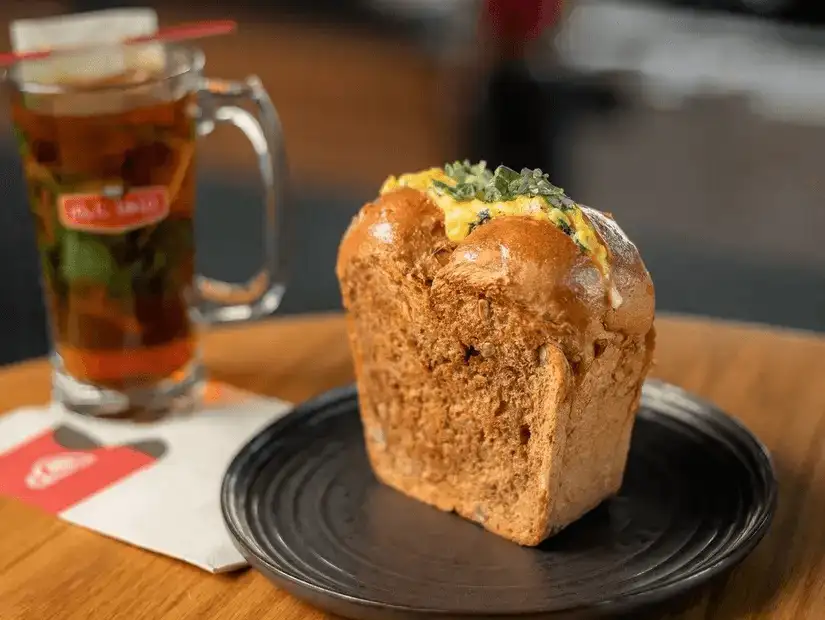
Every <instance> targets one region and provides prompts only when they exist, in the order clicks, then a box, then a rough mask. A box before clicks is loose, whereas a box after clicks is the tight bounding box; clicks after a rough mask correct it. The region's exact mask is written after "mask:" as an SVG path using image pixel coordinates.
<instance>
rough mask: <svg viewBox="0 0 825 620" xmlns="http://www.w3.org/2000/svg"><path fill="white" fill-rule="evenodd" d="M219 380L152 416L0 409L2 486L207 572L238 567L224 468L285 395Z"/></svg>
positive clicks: (280, 408) (2, 490)
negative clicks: (177, 411)
mask: <svg viewBox="0 0 825 620" xmlns="http://www.w3.org/2000/svg"><path fill="white" fill-rule="evenodd" d="M219 387H220V391H221V394H220V397H219V398H213V399H212V400H213V404H212V405H210V406H208V407H206V408H204V409H203V410H201V411H198V412H196V413H193V414H190V415H186V416H180V417H172V418H169V419H166V420H162V421H159V422H154V423H150V424H146V423H134V422H125V421H106V420H101V419H95V418H89V417H85V416H78V415H76V414H73V413H70V412H67V411H65V410H64V409H63V408H61V407H60V406H57V405H52V406H49V407H41V408H24V409H19V410H17V411H15V412H12V413H9V414H6V415H3V416H0V495H10V496H13V497H17V498H18V499H19V500H21V501H24V502H28V503H32V504H35V505H37V506H39V507H41V508H43V509H45V510H48V511H51V512H53V513H55V514H56V515H57V516H58V517H59V518H61V519H64V520H66V521H69V522H71V523H75V524H77V525H80V526H83V527H86V528H89V529H91V530H94V531H96V532H100V533H101V534H105V535H107V536H110V537H112V538H116V539H119V540H122V541H125V542H128V543H131V544H133V545H136V546H138V547H143V548H144V549H149V550H151V551H154V552H157V553H161V554H164V555H168V556H171V557H174V558H178V559H181V560H184V561H186V562H189V563H191V564H194V565H195V566H198V567H200V568H203V569H204V570H207V571H210V572H224V571H230V570H233V569H237V568H241V567H243V566H245V562H244V560H243V558H242V557H241V555H240V554H239V553H238V552H237V551H236V549H235V547H234V546H233V544H232V542H231V539H230V537H229V534H228V533H227V531H226V528H225V526H224V523H223V519H222V517H221V510H220V497H219V492H220V485H221V481H222V479H223V474H224V472H225V470H226V468H227V466H228V465H229V462H230V461H231V459H232V457H233V456H234V455H235V453H236V452H237V451H238V450H239V449H240V448H241V447H242V445H243V444H244V443H246V442H247V441H248V440H249V439H250V438H251V437H252V436H253V435H255V434H256V433H257V432H258V431H260V430H261V429H262V428H263V427H264V426H266V425H267V424H268V423H270V422H272V421H273V420H275V419H276V418H278V417H280V416H282V415H283V414H284V413H286V412H287V411H289V409H290V408H291V405H290V404H288V403H286V402H283V401H280V400H277V399H271V398H263V397H258V396H253V395H248V394H245V393H241V392H239V391H237V390H233V389H231V388H229V389H228V390H227V388H226V386H219ZM214 388H215V386H214V385H213V390H214Z"/></svg>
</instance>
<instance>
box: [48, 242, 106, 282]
mask: <svg viewBox="0 0 825 620" xmlns="http://www.w3.org/2000/svg"><path fill="white" fill-rule="evenodd" d="M116 270H117V265H116V264H115V261H114V258H112V254H111V253H110V251H109V249H108V248H107V247H106V245H105V244H104V243H103V242H101V241H100V240H99V239H96V238H95V237H94V236H93V235H90V234H88V233H83V232H80V231H77V230H66V231H64V233H63V244H62V255H61V260H60V271H61V274H62V275H63V277H64V278H65V279H66V280H67V281H69V282H76V281H89V282H96V283H100V284H108V283H109V281H110V280H111V279H112V276H113V274H114V273H115V271H116Z"/></svg>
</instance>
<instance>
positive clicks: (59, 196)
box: [12, 91, 195, 390]
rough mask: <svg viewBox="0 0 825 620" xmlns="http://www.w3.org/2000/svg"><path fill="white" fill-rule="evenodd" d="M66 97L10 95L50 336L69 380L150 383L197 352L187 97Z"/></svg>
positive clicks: (191, 131) (103, 93)
mask: <svg viewBox="0 0 825 620" xmlns="http://www.w3.org/2000/svg"><path fill="white" fill-rule="evenodd" d="M69 96H70V95H63V94H60V95H49V96H46V95H39V94H38V95H35V96H31V95H27V94H22V95H16V96H15V98H14V99H13V102H12V106H13V107H12V114H13V120H14V124H15V129H16V133H17V137H18V141H19V148H20V153H21V157H22V161H23V167H24V170H25V176H26V180H27V182H28V193H29V202H30V206H31V211H32V213H33V215H34V220H35V224H36V230H37V244H38V248H39V250H40V256H41V261H42V267H43V282H44V288H45V295H46V300H47V303H48V305H49V310H50V316H51V322H52V331H53V335H54V339H55V346H56V348H57V353H58V354H59V355H60V356H61V358H62V360H63V364H64V367H65V370H66V372H68V373H69V374H70V375H71V376H73V377H74V378H75V379H78V380H80V381H83V382H85V383H90V384H94V385H98V386H101V387H108V388H113V389H121V390H122V389H128V388H130V387H142V386H150V385H153V384H155V383H157V382H158V381H160V380H162V379H164V378H166V377H170V376H173V375H174V374H175V372H176V371H178V370H180V369H182V368H183V367H184V366H186V365H187V363H188V362H189V361H190V360H191V359H192V357H193V355H194V351H195V342H194V333H193V327H192V325H191V323H190V319H189V305H190V302H191V299H190V295H191V289H192V277H193V266H194V247H193V226H192V217H193V210H194V206H195V202H194V191H195V189H194V188H195V182H194V174H195V162H194V151H195V133H194V121H193V119H192V117H191V114H190V110H191V107H190V106H192V105H193V103H194V100H193V96H192V95H186V96H183V97H182V98H178V99H177V100H174V101H160V100H154V101H153V100H151V98H145V99H143V100H140V101H139V104H138V106H137V107H135V106H134V105H133V106H132V107H130V106H129V103H130V101H131V102H134V101H135V100H134V99H130V98H129V97H128V96H127V95H126V94H125V93H121V94H117V93H115V95H109V94H108V93H107V91H101V93H100V94H95V95H94V96H95V97H98V98H99V97H106V96H110V97H115V98H114V99H111V100H110V101H109V102H108V104H106V105H101V106H96V109H95V111H94V112H93V113H82V111H81V110H73V109H72V107H71V105H70V103H71V102H69V105H67V101H66V97H69ZM86 96H87V97H89V96H91V95H86ZM50 97H51V98H53V99H51V100H50V99H49V98H50ZM95 101H96V102H98V101H100V100H99V99H97V98H96V99H95ZM85 107H86V110H89V109H90V108H89V107H88V106H85Z"/></svg>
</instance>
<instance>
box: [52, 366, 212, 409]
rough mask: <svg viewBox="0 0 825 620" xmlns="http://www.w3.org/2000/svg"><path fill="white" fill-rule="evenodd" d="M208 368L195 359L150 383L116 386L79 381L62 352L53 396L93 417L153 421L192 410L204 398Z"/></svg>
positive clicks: (53, 382)
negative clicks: (62, 358) (137, 386)
mask: <svg viewBox="0 0 825 620" xmlns="http://www.w3.org/2000/svg"><path fill="white" fill-rule="evenodd" d="M205 383H206V372H205V370H204V368H203V365H202V364H201V362H200V360H193V361H192V362H190V363H189V364H188V365H187V366H186V367H185V368H182V369H181V370H180V371H179V372H177V373H175V376H174V378H171V377H170V378H168V379H164V380H163V381H160V382H159V383H156V384H154V385H152V386H149V387H139V388H134V389H129V390H123V391H120V390H112V389H108V388H102V387H100V386H97V385H92V384H89V383H84V382H82V381H78V380H77V379H75V378H74V377H72V376H71V375H69V374H68V373H67V372H66V371H65V369H64V368H63V363H62V360H61V359H60V356H59V355H57V354H54V355H53V356H52V397H53V398H54V400H55V401H56V402H58V403H61V404H62V405H63V406H64V407H66V409H68V410H70V411H74V412H75V413H80V414H83V415H88V416H93V417H103V418H112V419H128V420H132V421H152V420H157V419H160V418H163V417H166V416H167V415H170V414H182V413H188V412H190V411H192V410H193V409H195V408H196V407H197V406H198V405H200V404H201V402H202V400H203V392H204V386H205Z"/></svg>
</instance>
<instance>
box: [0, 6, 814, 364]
mask: <svg viewBox="0 0 825 620" xmlns="http://www.w3.org/2000/svg"><path fill="white" fill-rule="evenodd" d="M820 5H821V3H817V2H816V1H815V0H658V1H653V0H649V1H647V2H641V1H638V0H637V1H630V0H577V1H576V2H574V3H573V2H568V3H561V2H557V1H544V2H535V1H532V0H504V1H501V0H499V1H497V2H496V1H485V0H311V1H310V0H272V1H270V2H268V3H266V4H265V6H266V8H262V7H264V3H257V2H253V1H252V0H233V1H232V2H231V3H230V2H212V3H209V2H202V3H192V2H184V1H183V0H165V1H160V0H158V1H155V2H143V3H129V2H108V1H105V0H71V1H70V0H65V1H63V0H55V1H39V0H25V1H21V0H3V2H2V3H0V21H2V24H0V25H1V26H2V27H0V44H2V49H9V47H10V46H9V41H8V23H9V22H10V21H11V20H14V19H20V18H31V17H39V16H51V15H58V14H61V13H67V12H73V11H85V10H97V9H103V8H114V7H123V6H151V7H152V8H154V9H156V10H157V12H158V14H159V17H160V21H161V24H162V25H172V24H175V23H178V22H187V21H193V20H200V19H209V18H231V19H235V20H237V21H238V22H239V32H238V33H237V34H236V35H234V36H232V37H226V38H219V39H213V40H207V41H204V42H203V45H202V47H203V48H204V50H205V52H206V55H207V73H208V74H210V75H214V76H220V77H226V78H242V77H245V76H247V75H249V74H257V75H258V76H260V77H261V79H262V80H263V82H264V84H265V86H266V87H267V89H268V90H269V92H270V94H271V96H272V99H273V101H274V103H275V105H276V106H277V107H278V109H279V111H280V114H281V118H282V121H283V124H284V130H285V134H286V141H287V152H288V156H289V166H290V169H291V173H292V182H291V187H290V201H289V208H290V211H291V214H290V218H291V223H290V226H291V228H290V237H291V241H292V245H291V248H290V252H291V272H292V276H291V281H290V283H289V288H288V291H287V295H286V297H285V299H284V303H283V305H282V307H281V309H280V310H279V313H281V314H287V313H300V312H315V311H326V310H336V309H339V308H340V300H339V294H338V289H337V283H336V280H335V275H334V271H333V267H334V262H335V255H336V250H337V244H338V240H339V239H340V236H341V234H342V232H343V231H344V229H345V227H346V226H347V224H348V223H349V220H350V218H351V217H352V216H353V214H354V213H355V212H356V211H357V210H358V208H359V207H360V206H361V205H362V204H363V202H364V201H366V200H368V199H370V198H371V197H372V196H373V195H374V194H375V191H376V189H377V187H378V185H379V184H380V183H381V181H382V180H383V179H384V178H385V177H386V176H387V175H388V174H392V173H398V172H401V171H407V170H414V169H420V168H425V167H429V166H431V165H436V164H442V163H443V162H445V161H449V160H452V159H456V158H462V159H463V158H465V157H468V158H470V159H479V158H486V159H487V161H488V162H489V163H490V164H492V165H496V164H498V163H500V162H502V161H504V162H506V163H508V164H509V165H511V166H513V167H521V166H530V167H541V168H543V169H544V170H545V171H547V172H549V173H550V175H551V179H552V180H553V181H554V182H555V183H556V184H558V185H561V186H562V187H564V188H565V189H566V190H567V191H568V193H569V194H571V195H572V196H573V197H574V198H575V199H577V200H578V201H580V202H584V203H587V204H591V205H593V206H595V207H598V208H600V209H602V210H606V211H610V212H612V213H613V214H614V216H615V217H616V219H617V220H618V222H619V223H620V224H621V225H622V227H623V228H624V229H625V230H626V231H627V232H628V234H629V235H630V236H631V238H633V239H634V241H636V242H637V245H639V247H640V249H641V251H642V254H643V256H644V257H645V260H646V262H647V265H648V268H649V270H650V271H651V273H652V275H653V279H654V282H655V284H656V286H657V303H658V308H659V309H660V310H667V311H678V312H689V313H697V314H703V315H710V316H718V317H724V318H730V319H738V320H747V321H761V322H767V323H772V324H777V325H785V326H790V327H795V328H804V329H813V330H823V329H825V243H823V241H822V240H821V239H820V238H819V237H818V236H817V233H816V231H817V230H820V231H822V230H825V209H823V208H822V203H823V197H825V193H823V190H825V187H823V183H825V181H823V173H822V168H823V158H822V155H821V153H822V150H823V144H825V19H823V15H822V14H823V13H824V12H825V7H823V6H820ZM0 108H1V109H0V364H2V363H9V362H13V361H18V360H22V359H26V358H29V357H34V356H38V355H43V354H45V353H46V352H47V350H48V337H47V331H46V327H45V321H46V319H45V313H44V311H43V309H42V303H41V293H40V286H39V270H38V265H37V254H36V250H35V246H34V234H33V230H32V224H31V221H30V219H29V216H28V211H27V206H26V201H25V193H24V186H23V181H22V173H21V170H20V166H19V162H18V159H17V155H16V152H15V149H14V146H13V141H12V137H11V133H10V127H9V120H8V119H9V117H8V110H7V106H6V102H5V101H2V102H0ZM199 157H200V162H199V171H200V172H199V174H200V178H199V211H198V220H197V229H198V230H197V233H198V263H199V265H200V266H201V268H202V269H203V270H204V271H205V272H206V273H207V274H208V275H211V276H213V277H221V278H225V279H230V280H233V279H234V280H242V279H246V278H247V277H248V276H249V275H250V274H251V273H252V271H253V270H254V268H255V265H256V263H257V262H258V258H259V254H258V252H259V247H258V246H256V242H257V241H258V240H257V236H258V235H259V234H260V233H259V222H258V219H257V218H258V209H257V204H256V201H257V200H258V198H259V190H258V179H257V173H256V171H255V168H254V165H255V164H254V159H253V156H252V153H251V148H250V147H249V146H248V144H247V143H246V142H245V140H244V139H243V138H242V136H241V135H240V134H239V133H237V134H236V133H233V131H232V130H231V129H226V130H224V129H218V130H217V131H216V132H215V133H214V134H213V135H212V136H210V137H209V138H208V139H205V140H204V142H203V144H202V146H201V150H200V151H199ZM274 346H277V344H274Z"/></svg>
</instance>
